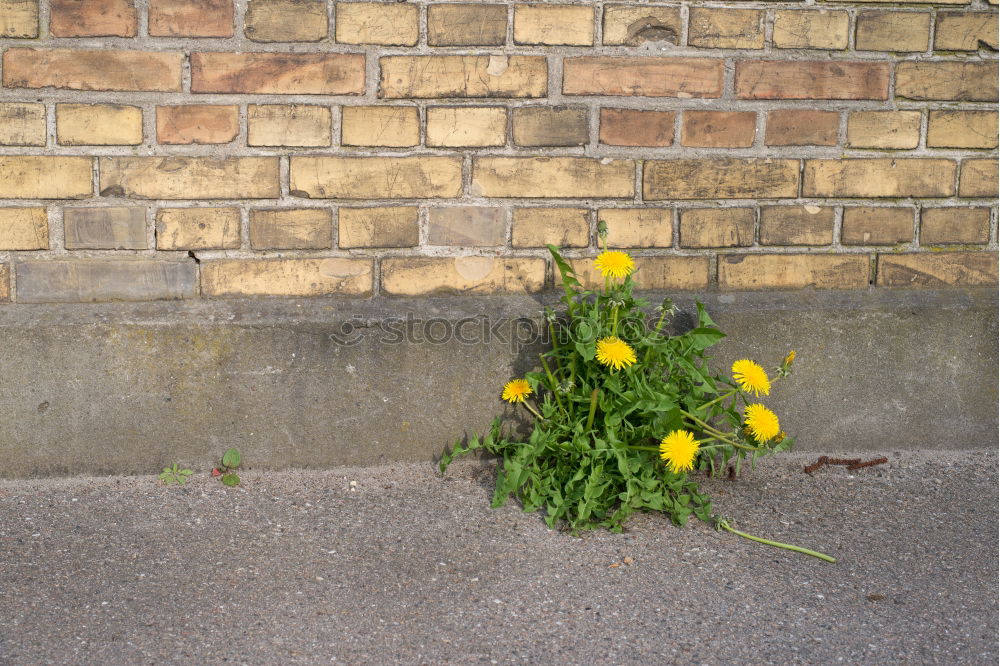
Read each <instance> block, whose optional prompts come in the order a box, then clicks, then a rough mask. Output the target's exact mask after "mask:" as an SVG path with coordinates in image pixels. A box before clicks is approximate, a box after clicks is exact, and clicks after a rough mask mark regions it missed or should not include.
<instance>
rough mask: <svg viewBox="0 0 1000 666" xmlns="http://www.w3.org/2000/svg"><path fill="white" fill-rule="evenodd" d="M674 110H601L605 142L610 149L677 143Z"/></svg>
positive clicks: (656, 146) (602, 141)
mask: <svg viewBox="0 0 1000 666" xmlns="http://www.w3.org/2000/svg"><path fill="white" fill-rule="evenodd" d="M674 117H675V114H674V112H673V111H637V110H634V109H601V143H604V144H607V145H609V146H650V147H654V148H659V147H664V146H669V145H671V144H672V143H673V142H674Z"/></svg>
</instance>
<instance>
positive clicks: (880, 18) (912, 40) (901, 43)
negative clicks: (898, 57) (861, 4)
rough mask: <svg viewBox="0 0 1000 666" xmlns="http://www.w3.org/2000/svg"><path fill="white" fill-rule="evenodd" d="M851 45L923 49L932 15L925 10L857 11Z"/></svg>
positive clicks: (871, 47) (864, 47)
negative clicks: (855, 26) (856, 22)
mask: <svg viewBox="0 0 1000 666" xmlns="http://www.w3.org/2000/svg"><path fill="white" fill-rule="evenodd" d="M856 31H857V34H856V35H855V37H854V48H856V49H857V50H859V51H926V50H927V47H928V45H929V44H930V34H931V15H930V14H928V13H926V12H860V13H859V14H858V25H857V28H856Z"/></svg>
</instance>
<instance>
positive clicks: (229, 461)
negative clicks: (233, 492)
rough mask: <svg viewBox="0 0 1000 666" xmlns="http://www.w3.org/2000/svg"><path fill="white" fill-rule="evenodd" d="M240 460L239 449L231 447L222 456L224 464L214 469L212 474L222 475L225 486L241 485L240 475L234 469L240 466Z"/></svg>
mask: <svg viewBox="0 0 1000 666" xmlns="http://www.w3.org/2000/svg"><path fill="white" fill-rule="evenodd" d="M240 461H241V458H240V452H239V450H238V449H229V450H228V451H226V452H225V453H224V454H223V456H222V465H221V466H219V467H216V468H215V469H213V470H212V476H221V477H222V485H224V486H230V487H232V486H238V485H240V477H239V475H238V474H236V472H234V471H233V470H235V469H236V468H237V467H239V466H240Z"/></svg>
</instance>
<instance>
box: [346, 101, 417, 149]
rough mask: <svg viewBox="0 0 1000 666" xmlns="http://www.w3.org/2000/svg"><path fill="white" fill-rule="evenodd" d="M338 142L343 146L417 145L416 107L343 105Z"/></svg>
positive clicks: (401, 146) (397, 146) (395, 146)
mask: <svg viewBox="0 0 1000 666" xmlns="http://www.w3.org/2000/svg"><path fill="white" fill-rule="evenodd" d="M340 142H341V143H342V144H343V145H345V146H386V147H393V148H404V147H407V146H417V145H419V144H420V116H419V114H418V113H417V107H415V106H345V107H344V108H343V111H342V114H341V139H340Z"/></svg>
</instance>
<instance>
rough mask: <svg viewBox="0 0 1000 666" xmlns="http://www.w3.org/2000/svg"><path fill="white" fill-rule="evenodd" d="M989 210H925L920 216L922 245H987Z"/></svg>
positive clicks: (988, 237)
mask: <svg viewBox="0 0 1000 666" xmlns="http://www.w3.org/2000/svg"><path fill="white" fill-rule="evenodd" d="M989 240H990V209H989V208H925V209H924V210H923V212H922V213H921V215H920V244H921V245H934V244H947V243H963V244H975V243H978V244H986V243H987V242H989Z"/></svg>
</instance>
